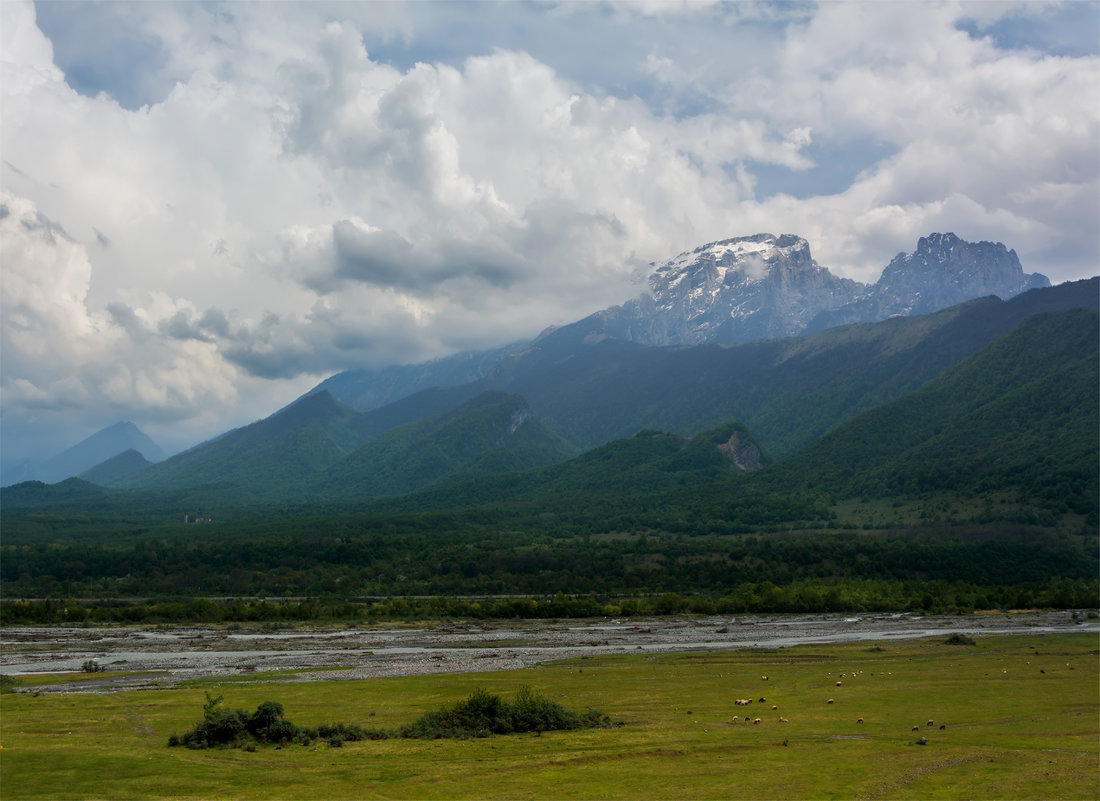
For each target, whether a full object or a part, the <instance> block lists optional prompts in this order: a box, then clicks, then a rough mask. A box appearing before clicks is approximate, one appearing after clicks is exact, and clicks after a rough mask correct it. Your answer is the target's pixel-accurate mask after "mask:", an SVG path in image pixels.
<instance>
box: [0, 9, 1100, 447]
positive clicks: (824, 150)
mask: <svg viewBox="0 0 1100 801" xmlns="http://www.w3.org/2000/svg"><path fill="white" fill-rule="evenodd" d="M1098 54H1100V3H1098V2H1069V3H1038V2H994V1H993V0H983V1H982V2H942V3H939V2H930V1H929V0H920V2H902V1H900V0H898V1H895V2H856V3H849V2H839V1H837V2H824V3H811V2H781V3H771V2H737V3H719V2H705V1H704V0H697V1H695V2H673V1H671V0H670V1H669V2H660V1H659V0H638V1H637V2H613V1H610V0H609V1H608V2H597V1H596V0H590V1H589V2H553V1H552V0H546V2H531V3H523V2H511V1H509V2H503V3H493V2H472V1H471V2H432V0H420V2H406V3H389V2H354V3H336V2H303V3H295V2H278V3H273V2H272V3H257V2H229V3H220V2H125V3H116V2H95V3H83V2H64V1H62V0H54V1H53V2H39V3H33V2H29V1H28V0H0V348H2V350H0V448H2V449H3V450H2V455H3V458H4V460H5V461H11V460H15V459H21V458H27V457H38V458H43V457H49V456H51V455H53V454H54V453H57V452H59V451H60V450H62V449H63V448H65V447H67V446H69V445H72V444H74V443H75V442H77V441H78V440H80V439H82V438H83V437H85V436H88V435H89V434H91V433H93V432H95V431H97V430H99V429H101V428H103V427H106V426H108V425H111V424H113V423H115V422H117V421H120V420H129V421H132V422H134V423H136V424H137V425H138V426H139V427H140V428H142V430H144V431H145V432H146V433H148V434H149V435H150V436H151V437H152V438H153V439H154V440H156V441H157V442H158V443H159V444H160V445H161V446H162V447H163V448H165V449H166V450H168V451H169V452H171V451H174V450H178V449H181V448H184V447H187V446H190V445H192V444H195V443H197V442H200V441H202V440H203V439H206V438H208V437H211V436H214V435H216V434H218V433H221V432H223V431H225V430H227V429H229V428H232V427H235V426H239V425H243V424H246V423H248V422H251V421H253V420H256V419H259V418H262V417H264V416H266V415H268V414H270V413H271V412H273V411H275V410H276V409H278V408H280V407H282V406H283V405H285V404H286V403H288V402H290V401H291V400H293V399H294V398H295V397H297V396H298V395H300V394H301V393H302V392H304V391H306V390H308V389H309V388H311V387H312V386H314V385H316V384H317V383H318V382H320V381H321V380H323V379H324V378H326V377H328V376H329V375H332V374H333V373H336V372H339V371H341V370H348V369H355V368H363V367H367V368H373V367H381V366H385V365H387V364H403V363H413V362H419V361H423V360H426V359H431V358H435V357H439V356H445V355H448V354H451V353H455V352H458V351H461V350H466V349H476V348H487V347H492V346H497V345H502V344H505V343H508V342H513V341H517V340H522V339H526V338H530V337H533V336H535V335H537V333H538V332H539V331H541V330H542V329H544V328H546V327H547V326H550V325H559V324H563V323H568V322H571V321H573V320H577V319H580V318H581V317H583V316H585V315H587V314H589V313H591V312H593V311H595V310H598V309H601V308H605V307H607V306H610V305H615V304H619V303H622V302H623V301H625V300H627V299H629V298H631V297H634V296H636V295H638V294H639V293H640V292H642V291H644V289H645V280H646V278H647V276H648V275H649V273H650V272H651V270H652V269H653V267H652V265H653V264H654V263H656V264H661V263H663V262H664V261H667V260H668V259H670V258H672V257H673V256H675V255H677V254H678V253H680V252H683V251H685V250H689V249H693V248H695V247H697V246H699V245H702V244H705V243H707V242H711V241H715V240H718V239H724V238H729V237H733V236H745V235H750V234H755V233H760V232H770V233H774V234H783V233H791V234H797V235H800V236H803V237H805V238H806V239H807V240H808V241H809V243H810V247H811V251H812V253H813V256H814V258H815V259H816V261H817V262H818V263H819V264H821V265H822V266H824V267H828V268H829V269H830V270H831V271H832V272H834V273H835V274H837V275H841V276H845V277H849V278H853V279H856V280H860V281H863V282H873V281H875V280H876V279H877V278H878V275H879V273H880V272H881V270H882V268H883V267H884V266H885V265H886V264H887V263H888V262H889V261H890V259H892V258H893V257H894V256H895V255H896V254H898V253H899V252H910V251H912V250H914V249H915V248H916V243H917V239H918V238H919V237H921V236H925V235H927V234H929V233H933V232H947V231H952V232H954V233H956V234H957V235H959V236H960V237H962V238H963V239H968V240H971V241H980V240H990V241H995V242H1003V243H1004V244H1005V245H1006V246H1008V247H1010V248H1013V249H1015V250H1016V252H1017V253H1018V255H1019V257H1020V259H1021V262H1022V264H1023V266H1024V269H1025V270H1026V271H1028V272H1041V273H1044V274H1045V275H1047V276H1048V277H1049V278H1050V279H1051V281H1052V282H1054V283H1060V282H1062V281H1066V280H1071V279H1076V278H1083V277H1088V276H1092V275H1095V274H1097V273H1098V272H1100V55H1098Z"/></svg>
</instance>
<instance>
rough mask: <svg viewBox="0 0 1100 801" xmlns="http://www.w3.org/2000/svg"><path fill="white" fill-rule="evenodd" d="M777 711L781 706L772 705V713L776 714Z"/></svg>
mask: <svg viewBox="0 0 1100 801" xmlns="http://www.w3.org/2000/svg"><path fill="white" fill-rule="evenodd" d="M776 709H779V704H772V711H773V712H774V711H775V710H776Z"/></svg>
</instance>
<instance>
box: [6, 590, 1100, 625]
mask: <svg viewBox="0 0 1100 801" xmlns="http://www.w3.org/2000/svg"><path fill="white" fill-rule="evenodd" d="M1028 608H1052V609H1097V608H1100V582H1098V581H1097V580H1096V579H1092V580H1085V579H1077V580H1072V579H1059V580H1055V581H1052V582H1048V583H1033V584H1029V585H1022V586H1021V585H998V586H982V585H977V584H972V583H968V582H963V581H957V582H944V581H928V582H901V581H872V580H847V581H833V580H820V579H818V580H801V581H796V582H792V583H791V584H787V585H785V586H779V585H776V584H773V583H771V582H760V583H746V584H740V585H738V586H736V587H732V588H729V589H728V590H727V591H725V592H723V593H715V594H699V593H687V594H680V593H675V592H666V593H662V594H660V595H646V596H615V595H596V594H589V595H584V596H573V595H565V594H564V593H557V594H555V595H552V596H542V597H507V598H502V597H491V596H486V597H481V598H470V597H463V598H457V597H444V596H438V597H433V598H421V597H399V598H375V599H347V598H330V599H319V598H309V599H277V598H264V599H231V598H230V599H211V598H193V599H180V600H163V601H147V602H136V601H121V600H117V601H107V600H101V601H88V600H81V601H77V600H75V599H72V598H70V599H67V600H62V599H40V600H5V601H0V624H2V625H40V626H44V625H108V624H110V625H118V624H131V625H138V624H140V625H156V624H194V623H207V624H218V623H222V624H230V625H232V624H258V625H264V624H279V623H288V624H290V623H325V622H341V623H357V622H359V623H370V622H376V621H392V620H441V619H448V618H454V619H497V620H508V619H557V618H591V617H608V618H624V617H625V618H629V617H652V616H661V615H680V614H747V613H757V614H765V613H791V612H798V613H829V612H891V611H909V612H922V613H929V614H961V613H966V612H973V611H979V610H988V609H1028Z"/></svg>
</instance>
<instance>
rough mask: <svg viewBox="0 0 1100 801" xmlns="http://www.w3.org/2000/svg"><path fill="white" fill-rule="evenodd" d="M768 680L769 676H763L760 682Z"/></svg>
mask: <svg viewBox="0 0 1100 801" xmlns="http://www.w3.org/2000/svg"><path fill="white" fill-rule="evenodd" d="M767 680H768V677H767V676H761V677H760V681H767Z"/></svg>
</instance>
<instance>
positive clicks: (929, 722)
mask: <svg viewBox="0 0 1100 801" xmlns="http://www.w3.org/2000/svg"><path fill="white" fill-rule="evenodd" d="M926 725H928V726H935V725H936V722H935V721H934V720H930V721H928V723H927V724H926Z"/></svg>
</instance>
